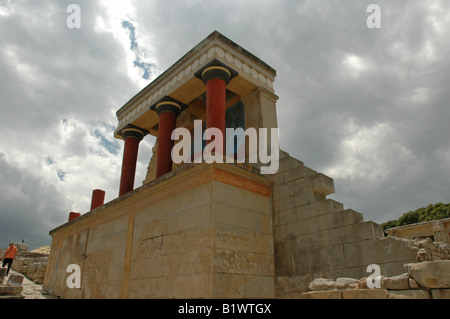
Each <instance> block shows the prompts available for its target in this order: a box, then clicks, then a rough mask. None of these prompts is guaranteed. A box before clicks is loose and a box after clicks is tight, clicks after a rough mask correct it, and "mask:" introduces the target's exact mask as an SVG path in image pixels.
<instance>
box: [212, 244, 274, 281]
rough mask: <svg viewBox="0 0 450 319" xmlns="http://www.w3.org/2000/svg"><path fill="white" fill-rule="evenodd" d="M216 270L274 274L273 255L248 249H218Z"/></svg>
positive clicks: (215, 256)
mask: <svg viewBox="0 0 450 319" xmlns="http://www.w3.org/2000/svg"><path fill="white" fill-rule="evenodd" d="M213 267H214V271H215V272H223V273H232V274H248V275H261V276H273V275H274V271H275V270H274V257H273V255H267V254H259V253H253V252H248V251H239V250H228V249H216V250H215V254H214V260H213Z"/></svg>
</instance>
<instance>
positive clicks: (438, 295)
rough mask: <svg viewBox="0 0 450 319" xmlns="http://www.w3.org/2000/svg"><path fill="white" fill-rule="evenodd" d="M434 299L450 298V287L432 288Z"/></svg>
mask: <svg viewBox="0 0 450 319" xmlns="http://www.w3.org/2000/svg"><path fill="white" fill-rule="evenodd" d="M431 295H432V296H433V299H450V289H431Z"/></svg>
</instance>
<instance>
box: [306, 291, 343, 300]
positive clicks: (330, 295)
mask: <svg viewBox="0 0 450 319" xmlns="http://www.w3.org/2000/svg"><path fill="white" fill-rule="evenodd" d="M302 299H342V291H340V290H330V291H310V292H304V293H302Z"/></svg>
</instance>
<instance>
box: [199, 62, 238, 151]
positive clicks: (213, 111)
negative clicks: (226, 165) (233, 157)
mask: <svg viewBox="0 0 450 319" xmlns="http://www.w3.org/2000/svg"><path fill="white" fill-rule="evenodd" d="M237 75H238V73H237V72H236V71H235V70H233V69H232V68H230V67H228V66H227V65H225V64H223V63H222V62H220V61H219V60H216V59H214V60H212V61H211V62H209V63H208V64H207V65H205V66H204V67H203V68H201V69H200V70H198V71H197V72H195V74H194V76H195V77H197V78H199V79H200V80H202V81H203V83H205V85H206V129H209V128H218V129H219V130H220V131H221V132H222V136H223V146H224V147H225V134H226V128H225V110H226V101H227V98H226V94H227V85H228V83H229V82H230V81H231V79H233V78H234V77H235V76H237ZM210 142H211V141H209V142H208V143H210ZM222 153H225V152H224V150H222Z"/></svg>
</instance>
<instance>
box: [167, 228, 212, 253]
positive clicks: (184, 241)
mask: <svg viewBox="0 0 450 319" xmlns="http://www.w3.org/2000/svg"><path fill="white" fill-rule="evenodd" d="M164 237H165V236H164ZM213 244H214V229H212V228H211V227H210V226H209V225H204V226H201V227H196V228H190V229H188V230H183V231H182V232H181V233H180V251H181V252H185V251H189V250H197V249H202V248H208V247H212V246H213Z"/></svg>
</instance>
